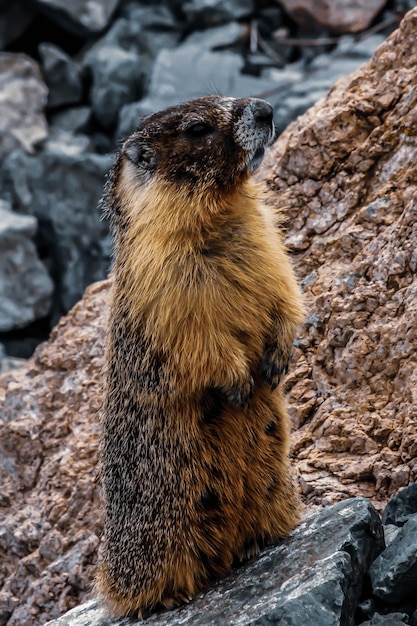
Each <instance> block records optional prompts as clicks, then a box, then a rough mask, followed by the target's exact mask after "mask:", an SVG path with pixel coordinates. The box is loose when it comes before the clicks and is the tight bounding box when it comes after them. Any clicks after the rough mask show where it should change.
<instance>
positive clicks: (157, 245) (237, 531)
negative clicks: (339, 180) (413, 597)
mask: <svg viewBox="0 0 417 626" xmlns="http://www.w3.org/2000/svg"><path fill="white" fill-rule="evenodd" d="M273 132H274V126H273V121H272V108H271V106H270V105H269V104H268V103H266V102H264V101H263V100H259V99H256V98H248V99H234V98H224V97H220V96H207V97H203V98H199V99H196V100H193V101H191V102H187V103H184V104H180V105H178V106H174V107H172V108H169V109H167V110H165V111H162V112H160V113H155V114H152V115H150V116H148V117H145V118H144V119H143V121H142V123H141V124H140V126H139V128H138V129H137V131H136V132H135V133H133V135H131V137H130V138H129V139H127V140H126V141H125V143H124V144H123V146H122V148H121V150H120V153H119V154H118V156H117V159H116V164H115V166H114V168H113V170H112V171H111V173H110V176H109V181H108V184H107V189H106V193H105V196H104V204H105V209H106V211H107V213H108V214H109V215H110V216H111V218H112V221H113V226H114V231H115V262H114V271H113V287H112V301H111V308H110V322H109V330H108V339H107V342H108V345H107V352H106V366H107V372H106V385H105V397H104V408H103V418H102V429H103V433H102V446H101V458H102V476H103V488H104V497H105V507H106V519H105V537H104V550H103V560H102V563H101V566H100V570H99V574H98V579H97V589H98V592H99V594H100V595H101V596H103V597H104V598H105V600H106V601H107V603H108V605H109V606H110V608H111V609H112V610H113V611H114V612H115V613H116V614H119V615H125V614H130V613H135V612H138V613H141V612H142V611H143V610H145V609H146V610H151V609H153V608H154V607H156V606H158V605H163V606H166V607H169V606H173V605H175V604H177V603H178V602H181V601H183V600H188V599H189V598H190V597H191V596H193V595H194V594H195V593H196V592H197V591H199V590H200V589H201V588H202V587H203V586H204V585H205V584H206V583H207V582H208V581H210V580H212V579H214V578H216V577H218V576H221V575H224V574H225V573H226V572H227V571H228V570H229V569H230V567H231V565H232V564H233V563H234V562H237V561H239V560H242V559H244V558H246V557H248V556H250V555H253V554H254V553H256V552H257V551H258V550H259V548H260V547H261V546H263V545H265V544H267V543H269V542H272V541H273V540H275V539H277V538H278V537H282V536H283V535H285V534H286V533H288V532H289V531H290V530H291V529H293V528H294V526H295V525H296V523H297V520H298V515H299V503H298V498H297V495H296V491H295V489H294V486H293V484H292V483H291V480H290V475H289V466H288V458H287V454H288V440H289V424H288V417H287V414H286V409H285V405H284V392H283V386H282V384H281V376H282V374H283V373H284V372H285V371H286V369H287V364H288V359H289V355H290V352H291V346H292V343H293V340H294V334H295V331H296V327H297V325H298V324H299V323H300V321H301V319H302V302H301V295H300V290H299V288H298V286H297V282H296V279H295V277H294V273H293V270H292V268H291V265H290V263H289V261H288V258H287V256H286V252H285V248H284V246H283V243H282V238H281V235H280V233H279V232H278V230H277V228H276V226H275V224H274V216H272V215H271V213H272V211H271V209H270V208H268V207H266V206H265V204H264V202H263V199H262V198H263V189H262V187H261V186H260V185H258V184H256V183H255V182H254V181H253V180H251V174H252V172H253V171H254V170H255V168H257V167H258V165H259V164H260V162H261V161H262V158H263V155H264V150H265V147H266V146H267V145H268V144H269V143H271V141H272V137H273Z"/></svg>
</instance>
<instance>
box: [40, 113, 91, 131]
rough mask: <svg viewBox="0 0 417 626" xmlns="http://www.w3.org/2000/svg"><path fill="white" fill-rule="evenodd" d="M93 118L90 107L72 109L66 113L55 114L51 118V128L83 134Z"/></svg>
mask: <svg viewBox="0 0 417 626" xmlns="http://www.w3.org/2000/svg"><path fill="white" fill-rule="evenodd" d="M90 118H91V108H90V107H88V106H79V107H70V108H68V109H65V111H59V113H54V114H53V115H51V118H50V127H51V128H57V129H58V128H59V129H61V130H64V131H67V132H69V133H74V134H77V133H83V132H84V131H85V130H86V129H87V128H88V124H89V122H90Z"/></svg>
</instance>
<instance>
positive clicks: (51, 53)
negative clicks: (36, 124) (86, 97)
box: [39, 43, 82, 108]
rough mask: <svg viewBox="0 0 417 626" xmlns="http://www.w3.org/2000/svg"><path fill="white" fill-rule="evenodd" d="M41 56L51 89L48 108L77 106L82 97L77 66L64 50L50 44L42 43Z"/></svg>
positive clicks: (46, 78)
mask: <svg viewBox="0 0 417 626" xmlns="http://www.w3.org/2000/svg"><path fill="white" fill-rule="evenodd" d="M39 54H40V57H41V60H42V71H43V75H44V77H45V81H46V84H47V86H48V89H49V93H48V107H49V108H54V107H58V106H62V105H64V104H77V103H78V102H79V101H80V100H81V95H82V82H81V75H80V71H79V69H78V66H77V64H76V63H74V61H73V60H72V59H71V57H70V56H68V55H67V54H66V53H65V52H64V51H63V50H61V49H60V48H58V47H57V46H53V45H52V44H50V43H42V44H41V45H40V46H39Z"/></svg>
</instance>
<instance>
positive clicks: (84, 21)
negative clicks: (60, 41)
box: [29, 0, 119, 35]
mask: <svg viewBox="0 0 417 626" xmlns="http://www.w3.org/2000/svg"><path fill="white" fill-rule="evenodd" d="M29 2H30V4H31V5H33V6H35V7H38V8H40V9H41V10H42V11H44V12H45V13H46V15H48V16H49V17H50V18H51V19H53V20H55V21H56V22H57V23H58V24H59V25H60V26H62V27H63V28H65V29H66V30H69V31H70V32H75V33H76V34H81V35H85V34H86V33H96V32H99V31H101V30H103V29H104V28H105V27H106V26H107V24H108V23H109V21H110V18H111V16H112V15H113V13H114V11H115V9H116V7H117V5H118V4H119V0H71V1H70V2H69V1H68V0H29Z"/></svg>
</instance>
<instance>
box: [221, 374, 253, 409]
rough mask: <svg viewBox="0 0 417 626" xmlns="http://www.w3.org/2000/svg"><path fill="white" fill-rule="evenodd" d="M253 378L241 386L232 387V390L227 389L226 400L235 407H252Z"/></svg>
mask: <svg viewBox="0 0 417 626" xmlns="http://www.w3.org/2000/svg"><path fill="white" fill-rule="evenodd" d="M253 386H254V382H253V378H252V376H249V378H248V379H247V380H246V381H245V382H244V383H242V384H241V385H239V386H236V387H232V388H231V389H225V395H226V398H227V399H228V400H229V402H230V404H232V405H233V406H238V407H242V408H243V409H247V408H248V407H249V406H250V401H251V400H252V396H253Z"/></svg>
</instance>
